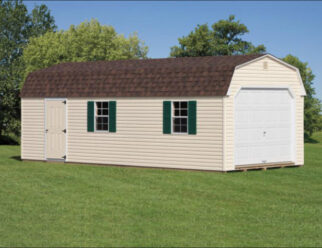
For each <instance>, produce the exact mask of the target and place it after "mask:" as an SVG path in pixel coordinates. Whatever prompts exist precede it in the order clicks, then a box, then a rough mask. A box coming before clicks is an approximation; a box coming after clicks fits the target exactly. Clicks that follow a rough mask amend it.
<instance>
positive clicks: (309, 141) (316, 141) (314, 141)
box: [304, 134, 320, 144]
mask: <svg viewBox="0 0 322 248" xmlns="http://www.w3.org/2000/svg"><path fill="white" fill-rule="evenodd" d="M304 142H305V143H310V144H317V143H320V142H319V141H318V140H316V139H313V138H312V137H309V136H308V135H306V134H305V135H304Z"/></svg>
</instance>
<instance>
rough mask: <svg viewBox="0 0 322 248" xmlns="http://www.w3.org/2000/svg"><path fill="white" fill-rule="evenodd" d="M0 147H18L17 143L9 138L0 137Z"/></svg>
mask: <svg viewBox="0 0 322 248" xmlns="http://www.w3.org/2000/svg"><path fill="white" fill-rule="evenodd" d="M0 145H19V142H18V141H17V140H16V139H14V138H13V137H10V136H3V135H1V136H0Z"/></svg>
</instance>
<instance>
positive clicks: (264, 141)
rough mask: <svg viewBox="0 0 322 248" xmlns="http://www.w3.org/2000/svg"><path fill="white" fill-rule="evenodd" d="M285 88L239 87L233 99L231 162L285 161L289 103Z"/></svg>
mask: <svg viewBox="0 0 322 248" xmlns="http://www.w3.org/2000/svg"><path fill="white" fill-rule="evenodd" d="M292 102H293V101H292V97H291V95H290V93H289V91H288V90H287V89H242V90H241V91H240V92H239V94H238V95H237V97H236V99H235V164H236V165H246V164H260V163H274V162H289V161H292V156H293V142H292V137H293V127H294V118H293V106H292V104H293V103H292Z"/></svg>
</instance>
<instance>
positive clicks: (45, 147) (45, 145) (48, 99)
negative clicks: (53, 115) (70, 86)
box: [44, 98, 68, 162]
mask: <svg viewBox="0 0 322 248" xmlns="http://www.w3.org/2000/svg"><path fill="white" fill-rule="evenodd" d="M44 100H45V104H44V113H45V114H44V118H45V120H44V134H45V135H44V139H45V142H44V160H46V161H47V160H52V159H48V158H47V132H46V126H47V122H46V119H47V101H66V104H65V129H66V135H65V156H66V158H65V159H58V160H61V161H65V162H67V151H68V149H67V135H68V129H67V128H68V121H67V117H68V115H67V111H68V108H67V104H68V101H67V98H45V99H44Z"/></svg>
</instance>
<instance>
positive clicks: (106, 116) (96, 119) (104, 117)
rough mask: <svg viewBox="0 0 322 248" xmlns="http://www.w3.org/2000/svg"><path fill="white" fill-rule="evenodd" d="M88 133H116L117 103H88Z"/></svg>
mask: <svg viewBox="0 0 322 248" xmlns="http://www.w3.org/2000/svg"><path fill="white" fill-rule="evenodd" d="M87 131H88V132H94V131H97V132H100V131H107V132H116V101H97V102H92V101H89V102H88V103H87Z"/></svg>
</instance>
